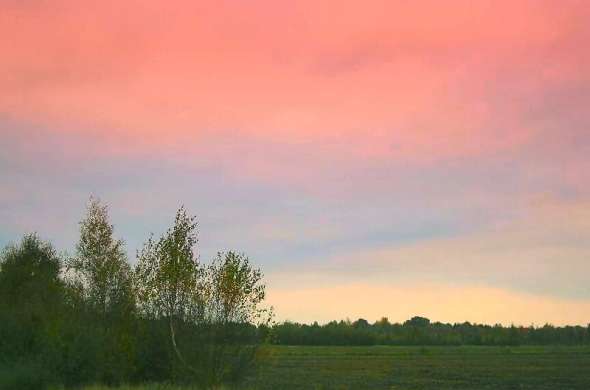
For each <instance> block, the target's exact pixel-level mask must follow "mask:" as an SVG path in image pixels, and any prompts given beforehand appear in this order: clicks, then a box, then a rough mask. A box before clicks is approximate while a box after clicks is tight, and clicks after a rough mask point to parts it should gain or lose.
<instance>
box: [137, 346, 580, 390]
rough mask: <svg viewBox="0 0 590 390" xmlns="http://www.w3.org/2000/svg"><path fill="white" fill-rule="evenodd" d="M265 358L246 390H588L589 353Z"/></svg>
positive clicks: (417, 350)
mask: <svg viewBox="0 0 590 390" xmlns="http://www.w3.org/2000/svg"><path fill="white" fill-rule="evenodd" d="M263 355H264V356H263V363H262V364H261V366H260V368H259V371H258V373H257V374H256V376H253V377H251V378H249V379H248V381H247V382H246V383H245V386H243V388H247V389H531V390H532V389H535V390H539V389H552V390H567V389H580V390H588V389H590V348H588V347H283V346H276V347H270V348H268V347H267V348H266V349H265V350H264V351H263ZM153 388H154V389H155V388H164V387H159V386H154V387H153ZM137 389H139V388H137ZM142 389H146V390H147V389H150V387H149V386H146V387H144V388H142Z"/></svg>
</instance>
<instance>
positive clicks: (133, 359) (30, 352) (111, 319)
mask: <svg viewBox="0 0 590 390" xmlns="http://www.w3.org/2000/svg"><path fill="white" fill-rule="evenodd" d="M197 242H198V237H197V223H196V220H195V217H192V216H190V215H188V214H187V212H186V210H185V209H184V208H182V207H181V208H180V209H179V210H178V212H177V213H176V217H175V219H174V223H173V225H172V227H171V228H170V229H168V230H167V231H166V233H164V234H163V235H162V236H161V237H154V236H151V237H149V239H148V240H147V241H146V243H145V245H144V246H143V248H142V249H141V250H140V251H139V252H138V254H137V261H136V265H135V266H134V267H132V266H131V264H130V262H129V261H128V259H127V255H126V252H125V249H124V243H123V241H122V240H120V239H116V238H115V237H114V231H113V225H112V224H111V223H110V222H109V215H108V208H107V206H105V205H104V204H102V203H101V202H100V201H99V200H98V199H96V198H91V199H90V201H89V204H88V208H87V213H86V215H85V217H84V218H83V219H82V221H81V222H80V238H79V241H78V243H77V245H76V251H75V254H74V255H72V256H68V255H58V253H57V252H56V250H55V249H54V248H53V246H52V245H51V244H50V243H48V242H46V241H43V240H41V239H40V238H39V237H38V236H37V235H35V234H28V235H26V236H25V237H23V238H22V240H21V241H20V243H17V244H11V245H8V246H7V247H6V248H5V249H4V251H3V252H2V256H1V258H0V388H2V389H19V390H21V389H42V388H45V387H47V386H53V385H57V386H65V387H68V388H70V387H79V386H83V385H85V384H89V383H103V384H107V385H117V384H120V383H138V382H177V383H192V384H196V385H199V386H201V387H204V388H211V387H216V386H219V385H220V384H221V383H230V382H237V381H239V380H241V379H243V378H244V377H245V376H246V375H247V374H248V373H249V372H250V370H251V369H252V368H253V367H254V363H255V361H256V359H255V358H256V354H257V349H258V346H259V345H260V344H261V343H262V342H263V341H264V339H265V338H266V337H267V335H268V331H267V329H268V324H269V322H270V320H271V318H272V312H271V311H270V310H269V309H267V308H265V307H264V306H263V301H264V299H265V285H264V283H263V275H262V273H261V271H260V270H259V269H257V268H255V267H253V265H252V264H251V262H250V261H249V259H248V258H247V257H246V256H245V255H243V254H240V253H236V252H232V251H229V252H220V253H218V254H217V256H216V257H215V258H214V259H213V260H212V261H211V262H210V263H207V264H204V263H201V262H200V261H199V259H198V256H197V255H196V254H195V247H196V245H197Z"/></svg>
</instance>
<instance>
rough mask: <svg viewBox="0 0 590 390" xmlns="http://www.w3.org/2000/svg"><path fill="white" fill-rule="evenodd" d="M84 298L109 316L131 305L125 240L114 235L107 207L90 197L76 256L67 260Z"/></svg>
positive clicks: (101, 312) (130, 280) (129, 275)
mask: <svg viewBox="0 0 590 390" xmlns="http://www.w3.org/2000/svg"><path fill="white" fill-rule="evenodd" d="M68 269H69V270H71V271H73V272H74V275H75V279H76V280H77V281H78V282H79V284H80V287H81V290H82V291H83V295H84V297H85V298H86V299H87V300H88V301H89V302H90V303H91V305H92V306H93V308H94V309H95V310H97V312H98V313H100V314H102V315H106V314H107V313H109V312H112V311H113V309H115V308H119V309H120V308H121V306H122V305H128V304H130V300H132V294H131V282H132V279H131V272H130V271H131V268H130V266H129V264H128V263H127V257H126V254H125V251H124V243H123V241H122V240H120V239H115V238H114V237H113V225H111V224H110V222H109V214H108V207H107V206H106V205H103V204H102V203H101V202H100V200H99V199H97V198H94V197H91V198H90V201H89V202H88V207H87V212H86V216H85V218H84V219H83V220H82V221H81V222H80V240H79V241H78V244H77V246H76V256H75V257H73V258H72V259H70V261H69V262H68Z"/></svg>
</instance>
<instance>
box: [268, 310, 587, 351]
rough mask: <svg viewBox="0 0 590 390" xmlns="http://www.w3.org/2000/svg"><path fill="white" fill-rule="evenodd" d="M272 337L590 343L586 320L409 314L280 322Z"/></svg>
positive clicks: (319, 341) (292, 341)
mask: <svg viewBox="0 0 590 390" xmlns="http://www.w3.org/2000/svg"><path fill="white" fill-rule="evenodd" d="M272 340H273V342H274V343H276V344H282V345H496V346H502V345H506V346H516V345H557V344H560V345H584V344H590V324H588V326H587V327H583V326H565V327H555V326H553V325H549V324H546V325H544V326H541V327H534V326H526V327H523V326H502V325H499V324H498V325H493V326H490V325H481V324H471V323H469V322H464V323H457V324H445V323H441V322H434V323H432V322H430V320H429V319H427V318H424V317H413V318H412V319H409V320H407V321H405V322H404V323H403V324H399V323H394V324H392V323H390V322H389V321H388V319H387V318H382V319H381V320H379V321H376V322H375V323H373V324H371V323H369V322H368V321H366V320H364V319H362V318H361V319H358V320H357V321H354V322H351V321H332V322H329V323H327V324H325V325H319V324H317V323H314V324H312V325H307V324H298V323H293V322H284V323H282V324H276V325H275V326H274V327H273V328H272Z"/></svg>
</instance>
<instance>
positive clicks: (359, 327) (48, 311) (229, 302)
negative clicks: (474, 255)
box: [0, 198, 590, 390]
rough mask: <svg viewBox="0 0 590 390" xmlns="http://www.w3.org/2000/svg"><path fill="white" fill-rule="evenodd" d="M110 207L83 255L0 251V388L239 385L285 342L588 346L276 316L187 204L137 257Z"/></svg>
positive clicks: (96, 216)
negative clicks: (208, 254)
mask: <svg viewBox="0 0 590 390" xmlns="http://www.w3.org/2000/svg"><path fill="white" fill-rule="evenodd" d="M113 232H114V230H113V226H112V225H111V224H110V222H109V216H108V209H107V207H106V206H105V205H103V204H101V203H100V201H98V200H97V199H93V198H91V200H90V202H89V204H88V209H87V213H86V215H85V216H84V217H83V219H82V220H81V222H80V237H79V240H78V242H77V244H76V250H75V253H73V254H71V255H67V254H58V253H57V252H56V250H55V249H54V247H53V246H52V245H51V244H50V243H48V242H46V241H43V240H42V239H40V238H39V237H38V236H37V235H35V234H29V235H26V236H25V237H23V238H22V240H21V241H20V242H18V243H15V244H11V245H8V246H7V247H6V248H5V249H4V250H3V252H2V254H1V256H0V389H3V390H11V389H15V390H17V389H18V390H26V389H43V388H46V387H48V386H53V385H56V386H65V387H66V388H71V387H79V386H83V385H85V384H96V383H102V384H107V385H117V384H121V383H146V382H168V383H170V382H174V383H190V384H195V385H198V386H200V387H203V388H219V386H222V385H224V384H227V383H237V382H239V381H241V380H242V379H244V378H246V377H247V375H249V373H251V372H252V370H253V369H255V367H256V364H257V363H258V362H259V360H260V359H259V356H260V354H261V352H260V350H259V347H260V346H261V345H263V344H266V343H274V344H282V345H547V344H566V345H576V344H590V325H589V326H588V327H581V326H566V327H553V326H551V325H545V326H543V327H515V326H511V327H502V326H499V325H496V326H487V325H477V324H470V323H467V322H466V323H462V324H453V325H451V324H442V323H438V322H436V323H431V322H430V321H429V320H428V319H426V318H423V317H414V318H412V319H410V320H408V321H406V322H405V323H403V324H391V323H390V322H389V321H388V320H387V319H386V318H383V319H381V320H379V321H377V322H375V323H373V324H370V323H369V322H368V321H366V320H364V319H359V320H357V321H354V322H350V321H340V322H336V321H332V322H330V323H328V324H325V325H319V324H317V323H314V324H312V325H304V324H297V323H292V322H284V323H279V324H277V323H275V322H274V321H273V314H272V309H271V308H268V307H266V306H265V305H264V300H265V284H264V280H263V274H262V272H261V270H259V269H257V268H255V267H253V265H252V264H251V262H250V260H249V259H248V257H246V256H245V255H244V254H241V253H236V252H232V251H229V252H220V253H218V254H217V256H215V258H214V259H212V260H211V261H210V262H208V263H202V262H201V261H200V260H199V258H198V256H197V255H196V254H195V252H194V249H195V247H196V245H197V243H198V237H197V223H196V219H195V217H192V216H190V215H188V214H187V212H186V211H185V209H184V208H180V209H179V210H178V212H177V213H176V217H175V219H174V222H173V225H172V227H170V228H169V229H168V230H167V231H166V232H165V233H164V234H163V235H162V236H160V237H157V238H155V237H153V236H150V237H149V238H148V239H147V241H146V242H145V245H144V246H143V248H142V249H141V250H140V251H139V252H138V253H137V260H136V262H135V264H134V265H133V266H132V265H131V263H130V262H129V261H128V259H127V255H126V252H125V250H124V242H123V241H122V240H120V239H116V238H115V237H114V233H113Z"/></svg>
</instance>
